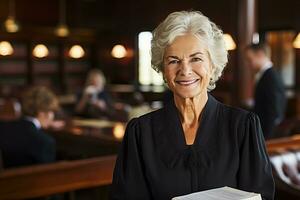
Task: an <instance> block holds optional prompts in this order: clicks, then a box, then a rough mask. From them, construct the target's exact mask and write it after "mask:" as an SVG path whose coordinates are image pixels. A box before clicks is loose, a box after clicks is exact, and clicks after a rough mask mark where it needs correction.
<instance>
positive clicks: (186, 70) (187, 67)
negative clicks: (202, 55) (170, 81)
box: [180, 61, 192, 76]
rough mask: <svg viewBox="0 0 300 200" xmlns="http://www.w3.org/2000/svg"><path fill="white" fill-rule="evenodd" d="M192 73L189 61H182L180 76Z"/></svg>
mask: <svg viewBox="0 0 300 200" xmlns="http://www.w3.org/2000/svg"><path fill="white" fill-rule="evenodd" d="M191 73H192V67H191V65H190V63H189V62H188V61H182V62H181V65H180V74H181V75H184V76H186V75H189V74H191Z"/></svg>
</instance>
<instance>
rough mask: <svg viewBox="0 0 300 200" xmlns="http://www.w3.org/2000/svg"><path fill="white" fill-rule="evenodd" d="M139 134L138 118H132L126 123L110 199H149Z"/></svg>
mask: <svg viewBox="0 0 300 200" xmlns="http://www.w3.org/2000/svg"><path fill="white" fill-rule="evenodd" d="M139 136H140V130H139V125H138V119H133V120H131V121H130V122H129V123H128V125H127V128H126V131H125V135H124V138H123V142H122V146H121V149H120V152H119V154H118V158H117V161H116V165H115V169H114V175H113V183H112V190H111V194H110V199H112V200H121V199H128V200H135V199H143V200H147V199H150V193H149V191H148V187H147V181H146V178H145V173H144V166H143V159H142V157H141V146H140V143H139Z"/></svg>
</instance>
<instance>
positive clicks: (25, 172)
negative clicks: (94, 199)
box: [0, 156, 116, 200]
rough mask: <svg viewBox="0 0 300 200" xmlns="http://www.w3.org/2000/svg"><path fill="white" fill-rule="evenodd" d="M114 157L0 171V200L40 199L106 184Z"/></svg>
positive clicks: (111, 171) (108, 181)
mask: <svg viewBox="0 0 300 200" xmlns="http://www.w3.org/2000/svg"><path fill="white" fill-rule="evenodd" d="M115 161H116V156H106V157H97V158H91V159H85V160H77V161H61V162H57V163H53V164H45V165H37V166H30V167H22V168H15V169H7V170H3V171H2V172H0V199H1V200H5V199H25V198H35V197H43V196H48V195H52V194H58V193H63V192H69V191H74V190H78V189H84V188H90V187H96V186H104V185H109V184H111V182H112V174H113V169H114V165H115Z"/></svg>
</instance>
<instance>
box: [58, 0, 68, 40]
mask: <svg viewBox="0 0 300 200" xmlns="http://www.w3.org/2000/svg"><path fill="white" fill-rule="evenodd" d="M69 33H70V31H69V28H68V26H67V23H66V0H59V22H58V25H57V27H56V29H55V34H56V35H57V36H59V37H67V36H68V35H69Z"/></svg>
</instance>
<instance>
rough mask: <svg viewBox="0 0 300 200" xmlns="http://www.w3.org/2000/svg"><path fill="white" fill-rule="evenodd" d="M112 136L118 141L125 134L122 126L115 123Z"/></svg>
mask: <svg viewBox="0 0 300 200" xmlns="http://www.w3.org/2000/svg"><path fill="white" fill-rule="evenodd" d="M113 134H114V137H115V138H116V139H118V140H120V139H122V138H123V137H124V134H125V127H124V124H122V123H116V125H115V126H114V128H113Z"/></svg>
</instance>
